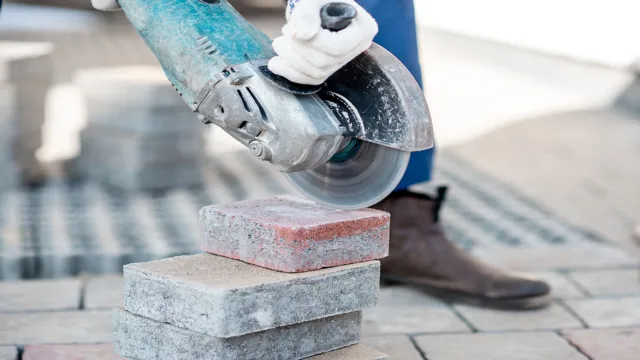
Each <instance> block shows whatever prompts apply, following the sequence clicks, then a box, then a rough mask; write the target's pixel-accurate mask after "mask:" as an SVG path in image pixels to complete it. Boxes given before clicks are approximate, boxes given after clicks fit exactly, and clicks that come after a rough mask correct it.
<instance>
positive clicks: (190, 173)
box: [73, 154, 205, 191]
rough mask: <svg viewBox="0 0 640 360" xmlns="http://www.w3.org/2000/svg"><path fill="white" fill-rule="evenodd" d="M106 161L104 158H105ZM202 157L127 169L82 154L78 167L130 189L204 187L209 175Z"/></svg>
mask: <svg viewBox="0 0 640 360" xmlns="http://www.w3.org/2000/svg"><path fill="white" fill-rule="evenodd" d="M102 160H103V159H102ZM201 161H202V159H192V160H188V161H185V162H178V163H171V164H162V165H160V166H152V167H141V168H130V169H123V168H122V167H120V166H118V165H116V164H109V163H104V162H102V161H101V159H95V158H90V157H89V156H84V155H82V154H81V155H80V157H79V158H78V159H77V160H76V161H75V164H74V165H73V166H74V168H73V169H74V170H73V171H77V174H78V175H80V176H84V177H86V178H88V179H90V180H92V181H95V182H97V183H100V184H103V185H107V186H110V187H114V188H119V189H123V190H126V191H137V190H140V191H145V190H167V189H175V188H187V187H196V186H202V185H203V183H204V181H205V178H204V176H205V174H204V170H203V165H202V162H201Z"/></svg>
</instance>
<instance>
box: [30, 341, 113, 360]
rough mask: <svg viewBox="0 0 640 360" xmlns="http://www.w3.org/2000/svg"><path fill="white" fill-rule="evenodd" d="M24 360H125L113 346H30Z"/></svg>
mask: <svg viewBox="0 0 640 360" xmlns="http://www.w3.org/2000/svg"><path fill="white" fill-rule="evenodd" d="M22 360H125V358H123V357H121V356H119V355H117V354H115V353H114V352H113V345H111V344H90V345H29V346H26V347H25V349H24V353H23V354H22Z"/></svg>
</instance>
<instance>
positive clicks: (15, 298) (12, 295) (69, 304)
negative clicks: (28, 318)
mask: <svg viewBox="0 0 640 360" xmlns="http://www.w3.org/2000/svg"><path fill="white" fill-rule="evenodd" d="M80 289H81V282H80V280H77V279H70V280H37V281H36V280H30V281H17V282H3V283H0V294H2V296H0V312H21V311H22V312H24V311H55V310H74V309H78V308H79V306H80Z"/></svg>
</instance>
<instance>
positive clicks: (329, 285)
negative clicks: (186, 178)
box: [114, 197, 390, 360]
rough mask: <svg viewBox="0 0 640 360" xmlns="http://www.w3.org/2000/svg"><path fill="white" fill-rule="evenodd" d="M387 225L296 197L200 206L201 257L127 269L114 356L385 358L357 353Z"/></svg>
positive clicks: (365, 213)
mask: <svg viewBox="0 0 640 360" xmlns="http://www.w3.org/2000/svg"><path fill="white" fill-rule="evenodd" d="M389 219H390V217H389V214H387V213H384V212H380V211H376V210H371V209H365V210H358V211H337V210H332V209H329V208H325V207H323V206H319V205H317V204H314V203H312V202H309V201H306V200H301V199H298V198H294V197H277V198H271V199H263V200H254V201H244V202H238V203H234V204H229V205H220V206H208V207H204V208H203V209H201V211H200V223H201V228H202V237H201V248H202V250H203V251H204V252H203V253H200V254H196V255H190V256H178V257H174V258H169V259H164V260H159V261H151V262H147V263H137V264H129V265H126V266H125V267H124V286H125V289H124V309H115V310H114V349H115V351H116V352H117V353H118V354H119V355H121V356H123V357H125V358H129V359H138V360H147V359H166V360H178V359H180V360H182V359H185V360H186V359H189V360H195V359H208V360H216V359H224V360H232V359H238V360H240V359H241V360H271V359H273V360H276V359H277V360H300V359H307V358H310V359H315V360H321V359H327V360H328V359H331V360H340V359H344V360H346V359H350V360H360V359H362V360H379V359H388V357H387V356H386V355H385V354H382V353H380V352H378V351H376V350H373V349H370V348H367V347H365V346H362V345H360V344H359V341H360V329H361V311H362V310H363V309H366V308H370V307H374V306H376V305H377V303H378V295H379V279H380V262H379V261H378V260H379V259H381V258H383V257H385V256H387V254H388V249H389Z"/></svg>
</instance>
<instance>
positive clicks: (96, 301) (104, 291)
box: [84, 276, 124, 309]
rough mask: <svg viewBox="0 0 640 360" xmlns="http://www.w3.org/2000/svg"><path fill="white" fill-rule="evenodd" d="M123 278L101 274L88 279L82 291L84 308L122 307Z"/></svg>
mask: <svg viewBox="0 0 640 360" xmlns="http://www.w3.org/2000/svg"><path fill="white" fill-rule="evenodd" d="M123 292H124V280H123V279H122V277H121V276H101V277H97V278H92V279H89V280H88V281H87V283H86V286H85V291H84V308H85V309H113V308H116V307H124V294H123Z"/></svg>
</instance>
